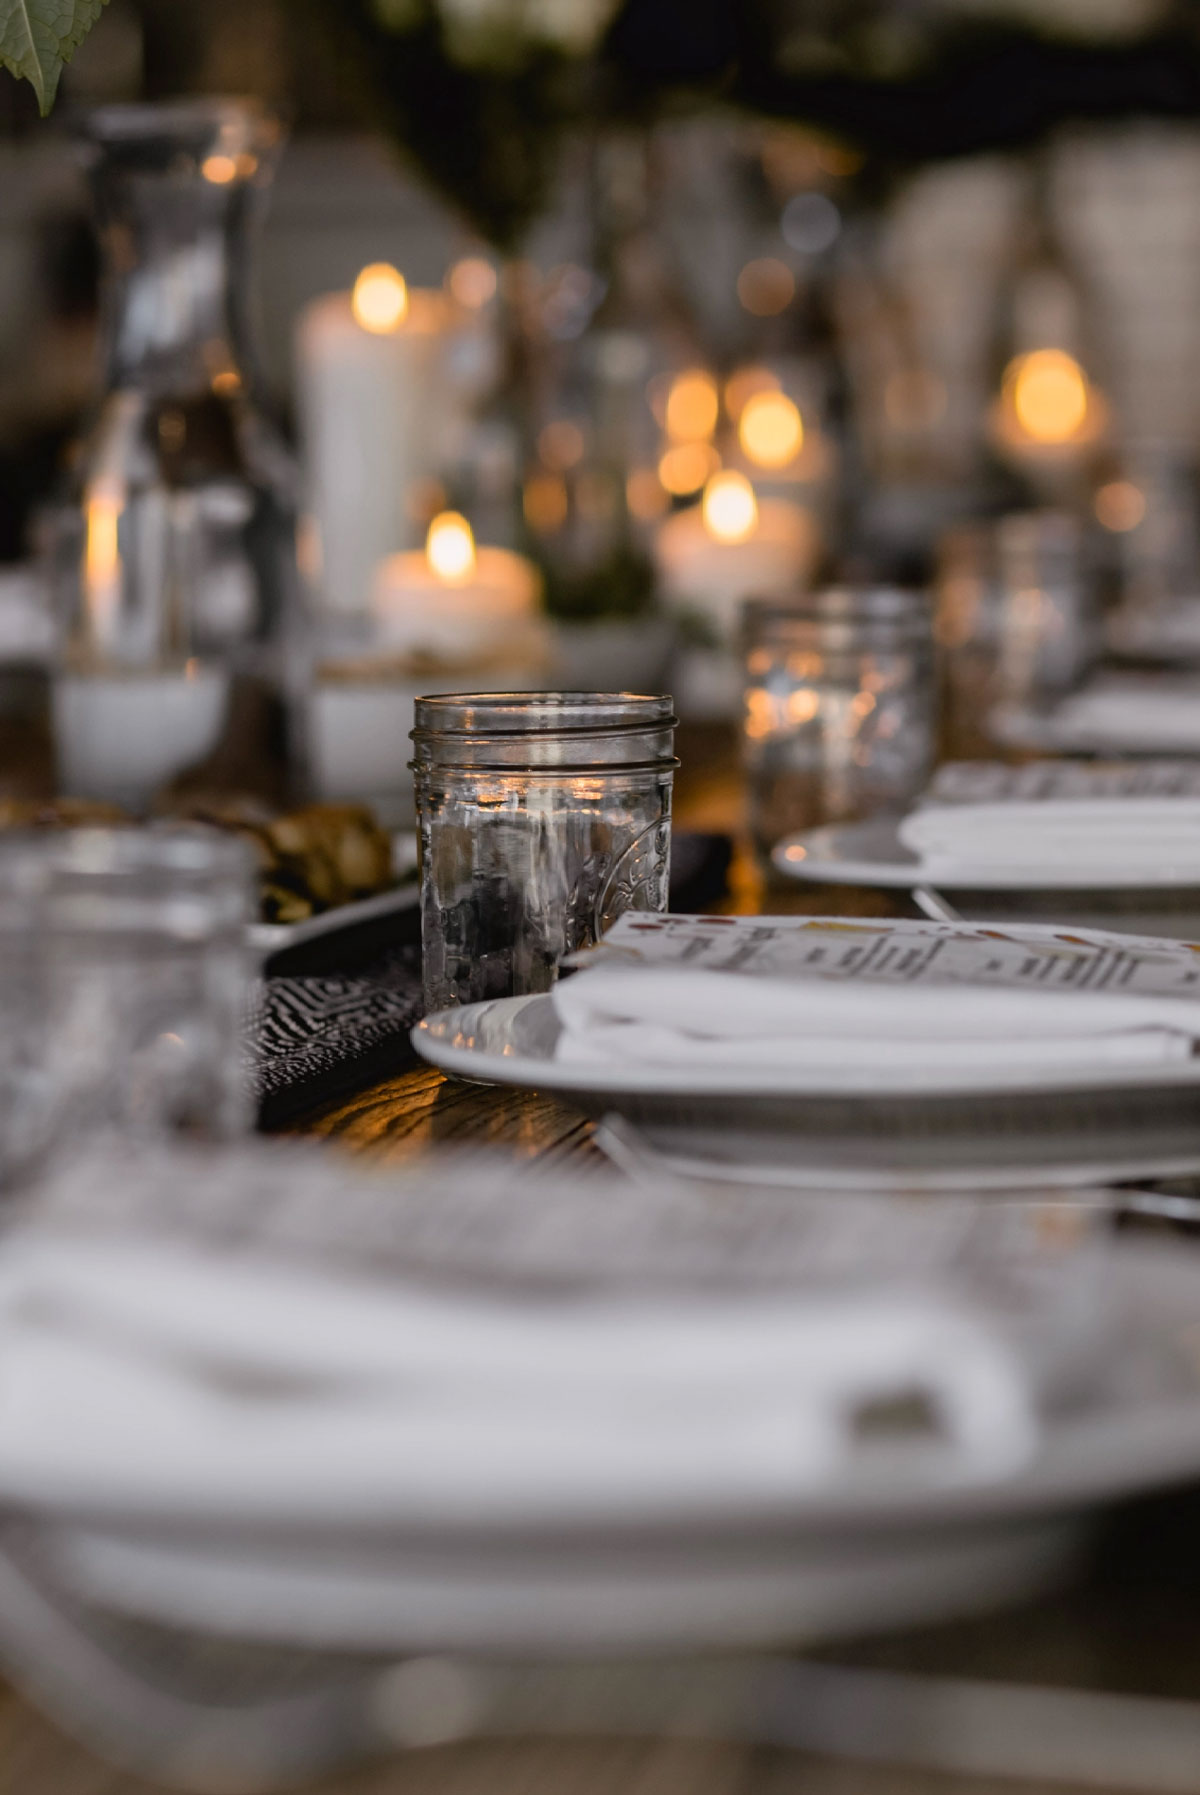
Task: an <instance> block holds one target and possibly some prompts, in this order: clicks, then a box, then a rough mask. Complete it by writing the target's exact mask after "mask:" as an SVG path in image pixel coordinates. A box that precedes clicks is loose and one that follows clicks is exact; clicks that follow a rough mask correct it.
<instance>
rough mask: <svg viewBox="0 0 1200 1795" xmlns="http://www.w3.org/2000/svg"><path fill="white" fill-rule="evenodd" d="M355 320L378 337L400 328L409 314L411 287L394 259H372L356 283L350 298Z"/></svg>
mask: <svg viewBox="0 0 1200 1795" xmlns="http://www.w3.org/2000/svg"><path fill="white" fill-rule="evenodd" d="M350 305H351V309H352V310H353V312H354V318H355V322H356V323H358V324H361V325H362V328H363V329H364V330H369V331H372V332H374V334H375V335H376V336H380V337H384V336H387V335H388V334H389V333H390V332H391V331H393V330H397V329H399V327H400V325H401V324H403V322H404V320H405V318H407V316H408V286H407V284H406V283H405V279H404V276H403V275H402V274H401V273H400V271H399V269H397V268H393V267H392V265H391V263H390V262H372V263H371V264H370V266H369V267H367V268H364V269H363V271H362V273H361V274H360V275H359V277H358V279H357V280H356V281H355V283H354V292H353V295H352V296H351V300H350Z"/></svg>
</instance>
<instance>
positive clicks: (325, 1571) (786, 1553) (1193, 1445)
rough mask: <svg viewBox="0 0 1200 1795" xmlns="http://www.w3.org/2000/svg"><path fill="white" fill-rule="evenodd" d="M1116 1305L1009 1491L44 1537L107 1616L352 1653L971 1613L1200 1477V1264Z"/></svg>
mask: <svg viewBox="0 0 1200 1795" xmlns="http://www.w3.org/2000/svg"><path fill="white" fill-rule="evenodd" d="M1106 1295H1107V1300H1108V1302H1109V1305H1110V1307H1111V1308H1112V1310H1113V1311H1114V1313H1116V1314H1119V1315H1120V1317H1121V1320H1122V1326H1123V1335H1122V1340H1123V1345H1122V1350H1121V1353H1120V1355H1119V1356H1117V1355H1114V1359H1113V1367H1112V1375H1111V1378H1109V1379H1108V1380H1107V1381H1105V1382H1104V1383H1103V1384H1102V1386H1101V1387H1100V1388H1099V1389H1097V1390H1096V1391H1095V1392H1094V1393H1093V1395H1092V1396H1090V1397H1089V1398H1087V1399H1086V1400H1082V1399H1080V1398H1079V1397H1078V1396H1075V1397H1071V1396H1070V1395H1069V1388H1070V1381H1069V1379H1068V1383H1067V1385H1066V1386H1064V1389H1063V1391H1061V1392H1060V1394H1059V1396H1058V1397H1057V1398H1055V1397H1054V1396H1051V1397H1050V1399H1049V1403H1048V1406H1047V1407H1046V1409H1045V1410H1044V1412H1043V1415H1042V1419H1041V1436H1040V1439H1039V1441H1038V1444H1037V1446H1036V1448H1035V1450H1034V1452H1033V1454H1032V1455H1031V1456H1030V1457H1029V1459H1028V1460H1026V1461H1025V1462H1024V1463H1022V1464H1020V1465H1018V1466H1017V1467H1016V1468H1015V1469H1013V1470H1012V1471H1011V1472H1009V1473H1008V1474H1006V1475H1003V1476H1001V1477H998V1478H994V1479H991V1480H983V1481H978V1480H976V1481H965V1482H963V1481H958V1482H956V1481H947V1482H942V1483H940V1484H935V1485H933V1486H929V1485H926V1486H924V1487H922V1486H921V1484H920V1482H919V1480H918V1481H913V1480H912V1479H910V1478H907V1477H904V1476H899V1477H896V1478H894V1479H893V1478H889V1477H887V1476H879V1475H874V1476H871V1477H870V1478H868V1479H865V1480H864V1479H862V1478H861V1477H858V1476H856V1475H855V1472H854V1467H853V1465H851V1466H850V1467H848V1474H847V1476H846V1478H845V1480H841V1479H837V1480H835V1481H834V1483H833V1484H831V1485H830V1486H829V1487H826V1488H819V1489H798V1490H797V1492H796V1496H795V1499H794V1501H789V1502H788V1503H787V1504H786V1505H779V1506H776V1507H773V1508H772V1509H771V1510H770V1511H769V1512H768V1511H764V1510H763V1509H762V1508H761V1507H760V1506H759V1505H757V1504H755V1505H754V1506H753V1507H752V1508H751V1509H749V1510H747V1511H746V1512H744V1513H743V1512H738V1511H737V1510H736V1509H735V1510H728V1511H725V1512H723V1513H722V1514H721V1515H720V1516H719V1517H717V1516H714V1517H713V1518H712V1519H710V1520H708V1521H700V1522H696V1521H693V1522H691V1523H686V1524H680V1523H679V1522H678V1521H676V1520H674V1519H664V1520H663V1521H662V1522H661V1524H659V1525H657V1526H650V1527H647V1526H646V1524H645V1523H644V1522H639V1523H637V1524H635V1525H633V1526H632V1527H630V1526H621V1525H619V1524H614V1525H612V1526H607V1527H603V1528H600V1527H597V1526H596V1525H595V1524H594V1523H591V1524H588V1525H586V1526H584V1527H582V1528H571V1527H564V1528H561V1529H554V1530H551V1531H550V1532H547V1530H546V1529H545V1527H544V1525H540V1526H539V1527H538V1529H537V1530H536V1531H534V1532H532V1533H530V1532H528V1531H524V1532H523V1531H521V1530H520V1529H517V1530H515V1531H513V1530H511V1529H507V1528H501V1529H498V1530H496V1531H489V1532H482V1533H481V1532H480V1531H479V1529H478V1527H475V1528H473V1529H472V1530H471V1531H470V1532H468V1533H466V1534H464V1533H463V1532H462V1531H461V1530H459V1529H456V1528H455V1527H453V1526H452V1525H449V1526H447V1527H446V1528H445V1529H444V1530H440V1531H439V1530H434V1529H429V1528H421V1529H419V1530H416V1531H410V1532H404V1531H395V1532H390V1531H388V1530H386V1529H385V1530H383V1531H382V1532H380V1531H373V1532H372V1533H368V1534H361V1533H360V1534H357V1535H353V1534H347V1533H346V1532H345V1531H338V1530H330V1529H328V1528H324V1529H321V1530H319V1531H317V1532H301V1533H300V1534H298V1535H297V1534H293V1535H291V1536H290V1537H288V1538H286V1539H284V1538H279V1537H271V1536H270V1534H269V1533H266V1534H264V1532H263V1530H262V1528H261V1527H259V1528H255V1527H247V1528H238V1527H236V1526H235V1527H233V1528H232V1529H231V1528H228V1527H227V1528H225V1529H222V1530H219V1531H218V1530H212V1531H207V1532H206V1531H202V1530H197V1529H196V1528H195V1526H192V1527H187V1526H181V1525H180V1523H179V1522H178V1521H176V1522H174V1523H172V1524H164V1525H162V1526H156V1525H155V1524H154V1523H152V1522H147V1521H145V1520H142V1521H139V1522H137V1523H126V1524H124V1525H122V1523H121V1521H120V1519H119V1518H118V1517H116V1516H113V1517H111V1518H109V1519H107V1520H104V1521H98V1520H97V1519H96V1518H95V1517H90V1518H89V1517H80V1520H78V1521H73V1520H71V1519H68V1518H67V1517H63V1519H62V1520H61V1521H59V1522H56V1523H53V1524H50V1525H49V1526H47V1527H45V1528H44V1529H43V1530H42V1550H43V1553H44V1555H45V1556H46V1558H47V1561H48V1563H49V1564H52V1565H53V1569H54V1573H55V1575H56V1577H57V1578H60V1579H61V1580H62V1582H63V1584H64V1585H65V1586H67V1587H69V1588H71V1589H72V1590H74V1591H75V1592H76V1593H77V1594H78V1595H80V1596H81V1597H83V1599H85V1600H87V1601H89V1602H92V1603H96V1604H99V1605H101V1606H103V1607H106V1608H111V1609H115V1610H119V1611H123V1612H126V1613H134V1614H138V1615H140V1616H141V1617H143V1618H147V1619H156V1620H159V1621H162V1622H165V1623H168V1624H171V1625H175V1626H180V1625H182V1626H185V1627H194V1628H197V1629H199V1630H201V1631H220V1632H221V1633H222V1634H223V1635H225V1636H227V1637H229V1636H234V1637H236V1636H239V1635H240V1636H242V1637H251V1638H255V1639H257V1640H260V1641H261V1640H267V1641H269V1640H278V1641H280V1642H287V1641H292V1642H294V1641H296V1640H297V1639H298V1638H303V1639H304V1640H305V1641H306V1643H308V1644H312V1645H322V1646H334V1647H339V1648H347V1647H358V1648H360V1649H375V1650H378V1649H395V1650H417V1651H421V1650H448V1649H453V1650H471V1649H477V1650H484V1649H494V1650H504V1649H517V1650H562V1651H565V1652H568V1653H569V1652H571V1651H582V1652H585V1653H586V1652H588V1651H594V1650H596V1649H598V1648H599V1649H604V1648H615V1647H626V1648H631V1647H632V1648H637V1649H674V1648H681V1647H687V1648H693V1647H695V1646H696V1645H698V1644H702V1645H705V1646H709V1647H712V1646H749V1645H767V1644H772V1643H778V1642H786V1641H789V1640H791V1641H794V1640H796V1639H798V1638H805V1637H807V1638H813V1637H818V1636H822V1635H826V1636H828V1635H833V1634H836V1633H838V1632H843V1633H844V1632H848V1631H855V1630H858V1629H860V1628H866V1627H870V1626H896V1625H901V1624H912V1623H914V1622H916V1621H918V1620H930V1619H933V1618H934V1617H935V1616H946V1615H950V1614H954V1613H967V1612H971V1611H972V1610H974V1609H978V1608H981V1607H986V1606H988V1605H991V1604H994V1603H996V1602H997V1601H1003V1600H1015V1599H1020V1597H1021V1596H1022V1595H1024V1594H1026V1593H1028V1592H1029V1590H1031V1589H1032V1588H1033V1587H1035V1586H1036V1585H1037V1584H1038V1583H1039V1582H1041V1581H1045V1580H1046V1579H1047V1578H1049V1577H1052V1576H1054V1575H1055V1574H1056V1573H1058V1572H1060V1571H1061V1570H1062V1568H1063V1567H1064V1563H1065V1562H1068V1561H1069V1557H1070V1553H1071V1550H1072V1548H1073V1547H1074V1546H1075V1545H1077V1544H1078V1542H1079V1541H1080V1539H1081V1537H1082V1532H1081V1529H1082V1528H1083V1526H1084V1525H1085V1524H1086V1522H1087V1520H1088V1518H1089V1516H1090V1515H1092V1514H1093V1513H1094V1512H1095V1511H1096V1510H1097V1509H1099V1508H1101V1507H1102V1506H1104V1505H1106V1504H1109V1503H1112V1502H1116V1501H1121V1500H1124V1499H1127V1498H1129V1497H1133V1496H1136V1495H1139V1494H1145V1493H1147V1492H1149V1491H1152V1490H1156V1489H1160V1488H1165V1487H1169V1486H1171V1485H1177V1484H1179V1483H1183V1482H1188V1481H1191V1480H1193V1479H1194V1478H1196V1477H1197V1476H1198V1475H1200V1377H1198V1373H1197V1367H1196V1359H1195V1352H1194V1336H1195V1328H1196V1323H1197V1318H1198V1317H1200V1255H1197V1254H1195V1253H1192V1252H1188V1251H1185V1252H1183V1253H1179V1252H1175V1253H1168V1252H1164V1251H1163V1250H1161V1249H1156V1248H1154V1247H1146V1246H1144V1245H1140V1244H1137V1243H1129V1244H1127V1245H1126V1246H1124V1247H1122V1248H1121V1249H1120V1250H1119V1251H1118V1252H1117V1254H1116V1255H1115V1257H1114V1259H1113V1261H1112V1264H1111V1287H1110V1288H1109V1289H1108V1290H1107V1292H1106ZM912 1449H913V1450H917V1451H919V1450H921V1447H920V1446H919V1445H917V1444H915V1443H914V1446H913V1448H912ZM902 1450H903V1449H902Z"/></svg>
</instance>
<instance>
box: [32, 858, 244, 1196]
mask: <svg viewBox="0 0 1200 1795" xmlns="http://www.w3.org/2000/svg"><path fill="white" fill-rule="evenodd" d="M254 874H255V869H254V863H253V859H252V856H251V854H250V852H249V850H248V849H247V848H246V846H245V844H244V843H243V842H241V841H239V840H236V839H234V838H232V837H230V836H224V835H221V834H218V833H217V832H216V831H215V830H207V829H200V828H192V827H179V828H163V829H161V830H159V829H72V830H63V831H52V830H46V831H44V832H31V833H29V834H15V833H14V834H13V835H10V836H6V837H4V838H0V983H2V984H3V987H4V1004H3V1010H4V1026H3V1029H0V1037H2V1039H0V1096H2V1097H3V1102H2V1103H0V1124H2V1128H0V1134H3V1132H4V1131H7V1138H0V1166H2V1165H3V1162H4V1161H5V1160H6V1159H8V1158H12V1160H13V1161H14V1162H20V1163H24V1164H26V1165H32V1163H33V1162H34V1161H36V1159H37V1157H38V1154H37V1151H36V1148H37V1146H38V1145H39V1144H40V1145H41V1146H43V1147H44V1148H45V1150H46V1154H47V1155H48V1156H57V1155H58V1154H60V1153H61V1152H63V1151H66V1152H72V1151H78V1150H79V1149H80V1148H82V1147H86V1146H87V1145H88V1144H89V1143H90V1142H91V1140H92V1139H93V1138H94V1137H97V1136H99V1135H102V1134H108V1135H115V1136H116V1137H118V1138H119V1139H122V1140H141V1141H147V1140H156V1141H162V1140H166V1139H171V1138H174V1137H176V1136H178V1135H181V1134H182V1135H187V1136H192V1137H196V1138H203V1139H207V1140H224V1139H229V1138H232V1137H235V1136H237V1135H240V1134H242V1133H245V1132H246V1131H248V1130H249V1128H250V1126H251V1123H252V1120H253V1114H252V1106H251V1101H250V1084H249V1079H248V1077H247V1072H246V1068H245V1065H244V1061H243V1047H242V1035H243V1029H244V1024H245V1012H246V1003H247V997H248V993H249V990H250V980H251V970H252V968H251V959H250V951H249V947H248V932H247V925H248V923H249V922H250V920H251V919H252V916H253V914H254V909H253V892H254V883H255V878H254ZM9 1138H11V1139H15V1140H16V1141H17V1143H18V1151H16V1152H14V1153H11V1154H10V1153H9V1150H8V1139H9Z"/></svg>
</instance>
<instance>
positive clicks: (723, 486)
mask: <svg viewBox="0 0 1200 1795" xmlns="http://www.w3.org/2000/svg"><path fill="white" fill-rule="evenodd" d="M702 509H703V515H704V527H705V529H706V530H707V531H708V533H709V535H710V536H711V537H713V539H714V540H715V541H717V542H744V541H745V540H746V538H747V536H750V535H752V534H753V531H754V528H755V525H756V524H757V523H758V500H757V499H756V498H755V496H754V488H753V487H752V486H751V484H750V482H749V480H747V478H746V476H745V474H739V473H737V472H736V471H735V470H734V469H732V468H729V469H726V471H725V472H724V473H720V474H714V475H713V477H712V479H711V480H710V481H709V482H708V485H707V486H706V487H705V488H704V499H703V502H702Z"/></svg>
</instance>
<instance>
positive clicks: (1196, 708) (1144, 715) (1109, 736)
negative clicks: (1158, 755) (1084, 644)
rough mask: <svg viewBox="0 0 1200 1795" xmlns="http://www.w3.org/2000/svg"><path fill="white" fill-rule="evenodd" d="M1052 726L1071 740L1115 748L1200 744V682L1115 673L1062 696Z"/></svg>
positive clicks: (1065, 739) (1150, 748)
mask: <svg viewBox="0 0 1200 1795" xmlns="http://www.w3.org/2000/svg"><path fill="white" fill-rule="evenodd" d="M1053 727H1054V731H1055V734H1056V736H1057V737H1059V738H1061V740H1062V741H1063V743H1064V745H1069V744H1070V743H1072V742H1075V743H1078V744H1080V745H1081V746H1085V747H1087V746H1095V747H1097V748H1100V749H1111V750H1112V751H1114V752H1118V751H1121V750H1129V751H1131V752H1134V753H1137V752H1146V753H1153V752H1154V751H1155V750H1158V749H1163V750H1167V751H1170V750H1172V749H1197V748H1200V681H1195V680H1183V679H1179V678H1172V679H1169V680H1168V679H1161V678H1159V679H1148V678H1143V677H1136V676H1135V677H1131V676H1128V675H1116V676H1113V677H1111V678H1106V679H1098V680H1096V681H1095V683H1094V684H1093V685H1091V686H1085V687H1084V689H1083V690H1082V691H1080V692H1076V693H1074V694H1073V695H1072V696H1071V697H1070V698H1066V699H1064V700H1063V702H1062V704H1060V705H1059V706H1058V708H1057V709H1056V711H1055V713H1054V718H1053Z"/></svg>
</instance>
